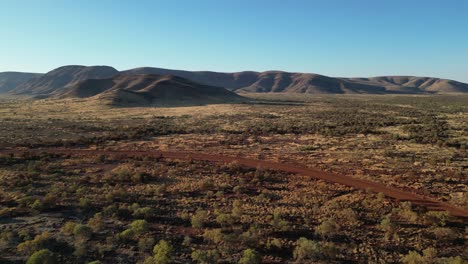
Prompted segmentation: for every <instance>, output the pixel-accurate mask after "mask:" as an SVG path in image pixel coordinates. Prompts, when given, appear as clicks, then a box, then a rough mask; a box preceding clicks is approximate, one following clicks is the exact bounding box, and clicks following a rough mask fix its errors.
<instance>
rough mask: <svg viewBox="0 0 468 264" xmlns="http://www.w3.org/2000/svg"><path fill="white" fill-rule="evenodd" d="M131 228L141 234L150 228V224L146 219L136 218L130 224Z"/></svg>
mask: <svg viewBox="0 0 468 264" xmlns="http://www.w3.org/2000/svg"><path fill="white" fill-rule="evenodd" d="M130 228H131V229H132V230H133V231H134V232H135V234H141V233H144V232H147V231H148V230H149V225H148V222H146V220H135V221H133V222H132V223H131V224H130Z"/></svg>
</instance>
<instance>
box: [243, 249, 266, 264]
mask: <svg viewBox="0 0 468 264" xmlns="http://www.w3.org/2000/svg"><path fill="white" fill-rule="evenodd" d="M260 260H261V258H260V255H259V254H258V252H257V251H255V250H253V249H246V250H244V252H243V253H242V258H241V259H240V260H239V264H258V263H260Z"/></svg>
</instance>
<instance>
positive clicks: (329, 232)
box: [315, 218, 339, 238]
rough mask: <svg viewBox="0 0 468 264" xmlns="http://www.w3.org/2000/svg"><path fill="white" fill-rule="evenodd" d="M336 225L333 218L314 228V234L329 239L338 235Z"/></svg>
mask: <svg viewBox="0 0 468 264" xmlns="http://www.w3.org/2000/svg"><path fill="white" fill-rule="evenodd" d="M338 229H339V228H338V225H337V224H336V222H335V220H334V219H333V218H330V219H327V220H325V221H323V222H322V223H321V224H320V225H319V226H317V227H316V228H315V232H316V233H317V234H318V235H320V236H322V237H324V238H331V237H333V236H335V235H336V234H337V233H338Z"/></svg>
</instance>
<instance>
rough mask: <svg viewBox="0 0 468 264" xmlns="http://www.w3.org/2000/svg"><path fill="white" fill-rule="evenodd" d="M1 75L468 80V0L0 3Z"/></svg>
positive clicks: (73, 0) (18, 0) (33, 0)
mask: <svg viewBox="0 0 468 264" xmlns="http://www.w3.org/2000/svg"><path fill="white" fill-rule="evenodd" d="M0 36H1V39H0V71H7V70H16V71H33V72H46V71H49V70H51V69H53V68H55V67H58V66H61V65H67V64H83V65H111V66H114V67H116V68H117V69H119V70H124V69H129V68H133V67H141V66H154V67H163V68H173V69H186V70H214V71H241V70H257V71H263V70H273V69H274V70H285V71H299V72H314V73H321V74H326V75H331V76H349V77H355V76H376V75H419V76H435V77H444V78H451V79H456V80H460V81H464V82H468V1H467V0H458V1H457V0H439V1H435V0H405V1H403V0H342V1H338V0H317V1H314V0H185V1H182V0H167V1H157V0H148V1H146V0H138V1H118V0H56V1H53V0H30V1H24V0H10V1H8V0H0Z"/></svg>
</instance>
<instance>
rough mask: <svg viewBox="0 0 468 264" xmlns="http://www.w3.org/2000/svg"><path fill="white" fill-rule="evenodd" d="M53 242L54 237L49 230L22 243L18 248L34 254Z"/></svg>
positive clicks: (23, 251)
mask: <svg viewBox="0 0 468 264" xmlns="http://www.w3.org/2000/svg"><path fill="white" fill-rule="evenodd" d="M51 242H52V237H51V235H50V234H49V233H48V232H43V233H42V234H39V235H37V236H35V237H34V239H33V240H28V241H25V242H23V243H20V244H19V245H18V246H17V250H18V251H19V252H21V253H24V254H27V255H29V254H32V253H33V252H35V251H38V250H40V249H44V248H45V247H46V246H47V245H48V244H50V243H51Z"/></svg>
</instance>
